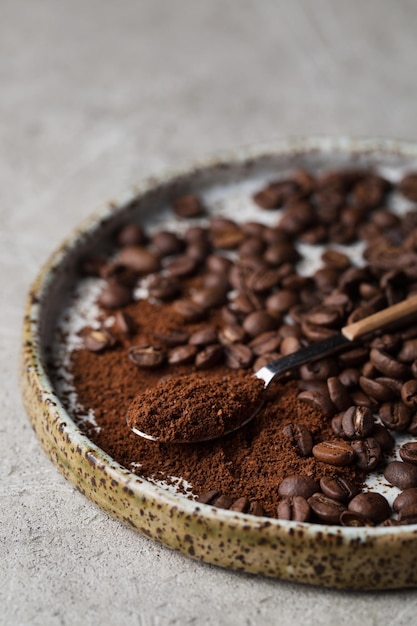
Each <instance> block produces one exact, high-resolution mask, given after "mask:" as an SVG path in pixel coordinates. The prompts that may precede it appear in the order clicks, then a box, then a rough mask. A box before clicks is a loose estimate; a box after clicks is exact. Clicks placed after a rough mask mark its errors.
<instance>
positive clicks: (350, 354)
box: [337, 347, 368, 367]
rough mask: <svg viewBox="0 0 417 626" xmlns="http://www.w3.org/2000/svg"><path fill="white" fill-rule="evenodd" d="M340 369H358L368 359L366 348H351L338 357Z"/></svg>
mask: <svg viewBox="0 0 417 626" xmlns="http://www.w3.org/2000/svg"><path fill="white" fill-rule="evenodd" d="M337 358H338V361H339V363H340V365H341V367H359V366H360V365H362V363H363V362H364V361H366V359H367V358H368V349H367V348H362V347H358V348H353V349H352V350H348V351H347V352H343V353H342V354H339V355H338V357H337Z"/></svg>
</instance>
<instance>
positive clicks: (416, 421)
mask: <svg viewBox="0 0 417 626" xmlns="http://www.w3.org/2000/svg"><path fill="white" fill-rule="evenodd" d="M407 432H408V433H410V435H413V436H414V437H417V413H414V415H413V416H412V418H411V421H410V423H409V424H408V426H407Z"/></svg>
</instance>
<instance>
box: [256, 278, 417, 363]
mask: <svg viewBox="0 0 417 626" xmlns="http://www.w3.org/2000/svg"><path fill="white" fill-rule="evenodd" d="M298 300H299V299H298V294H297V293H296V292H295V291H292V290H290V289H281V290H280V291H277V292H276V293H273V294H272V295H270V296H269V297H268V298H267V299H266V301H265V306H266V310H267V311H268V312H269V313H271V314H272V315H274V314H275V313H278V314H282V313H286V312H287V311H289V310H290V308H291V307H293V306H295V305H296V304H298ZM416 358H417V357H416Z"/></svg>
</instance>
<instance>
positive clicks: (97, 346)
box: [84, 328, 117, 352]
mask: <svg viewBox="0 0 417 626" xmlns="http://www.w3.org/2000/svg"><path fill="white" fill-rule="evenodd" d="M116 343H117V342H116V338H115V337H114V336H113V335H112V334H111V333H110V332H109V331H108V330H107V329H105V328H101V329H99V330H90V332H88V333H87V334H86V335H85V337H84V347H85V348H86V350H88V351H89V352H103V351H104V350H107V349H108V348H112V347H113V346H115V345H116Z"/></svg>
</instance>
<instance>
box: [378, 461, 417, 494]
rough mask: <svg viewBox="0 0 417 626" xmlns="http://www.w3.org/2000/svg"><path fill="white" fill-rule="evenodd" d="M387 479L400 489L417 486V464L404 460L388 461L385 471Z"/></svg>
mask: <svg viewBox="0 0 417 626" xmlns="http://www.w3.org/2000/svg"><path fill="white" fill-rule="evenodd" d="M384 476H385V478H386V479H387V481H388V482H389V483H390V484H391V485H394V486H395V487H399V488H400V489H409V488H410V487H417V466H416V465H412V464H411V463H404V462H403V461H392V462H391V463H388V465H387V467H386V468H385V471H384Z"/></svg>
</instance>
